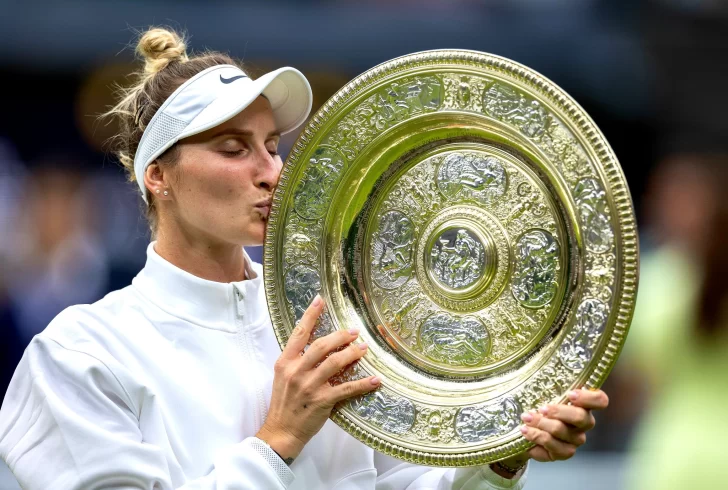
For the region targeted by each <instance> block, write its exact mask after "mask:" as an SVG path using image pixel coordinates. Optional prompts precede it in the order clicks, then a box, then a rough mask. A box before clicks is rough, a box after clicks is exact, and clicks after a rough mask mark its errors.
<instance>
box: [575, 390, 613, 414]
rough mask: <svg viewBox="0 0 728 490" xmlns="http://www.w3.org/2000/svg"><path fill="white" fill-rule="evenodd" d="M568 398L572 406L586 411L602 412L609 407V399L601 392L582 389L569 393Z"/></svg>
mask: <svg viewBox="0 0 728 490" xmlns="http://www.w3.org/2000/svg"><path fill="white" fill-rule="evenodd" d="M568 396H569V400H570V401H571V404H572V405H575V406H577V407H581V408H586V409H587V410H603V409H605V408H607V406H608V405H609V397H608V396H607V394H606V393H604V392H603V391H602V390H589V389H586V388H582V389H580V390H573V391H570V392H569V394H568Z"/></svg>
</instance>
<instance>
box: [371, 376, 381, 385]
mask: <svg viewBox="0 0 728 490" xmlns="http://www.w3.org/2000/svg"><path fill="white" fill-rule="evenodd" d="M369 382H370V383H371V384H373V385H378V384H379V383H380V382H381V380H380V379H379V378H378V377H376V376H374V377H373V378H372V379H370V380H369Z"/></svg>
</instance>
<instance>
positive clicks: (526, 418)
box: [521, 412, 533, 422]
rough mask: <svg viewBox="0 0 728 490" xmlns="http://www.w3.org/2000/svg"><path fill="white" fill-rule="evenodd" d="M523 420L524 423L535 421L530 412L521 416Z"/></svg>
mask: <svg viewBox="0 0 728 490" xmlns="http://www.w3.org/2000/svg"><path fill="white" fill-rule="evenodd" d="M521 420H523V421H524V422H531V421H533V415H531V414H530V413H528V412H526V413H524V414H521Z"/></svg>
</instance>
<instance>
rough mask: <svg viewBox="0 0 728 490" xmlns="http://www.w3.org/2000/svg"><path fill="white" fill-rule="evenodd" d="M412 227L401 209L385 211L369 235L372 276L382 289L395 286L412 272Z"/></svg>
mask: <svg viewBox="0 0 728 490" xmlns="http://www.w3.org/2000/svg"><path fill="white" fill-rule="evenodd" d="M414 242H415V227H414V225H413V224H412V221H411V220H410V219H409V218H408V217H407V216H406V215H405V214H404V213H402V212H401V211H396V210H395V211H387V212H386V213H384V214H383V215H382V216H381V217H380V218H379V226H378V227H377V231H376V232H375V233H374V234H373V236H372V245H371V249H370V250H371V252H370V257H371V263H372V279H373V280H374V281H375V282H376V283H377V284H378V285H379V286H380V287H383V288H384V289H394V288H398V287H399V286H401V285H402V284H404V283H405V282H406V281H407V280H408V279H409V278H410V276H411V275H412V260H413V257H412V254H413V249H414Z"/></svg>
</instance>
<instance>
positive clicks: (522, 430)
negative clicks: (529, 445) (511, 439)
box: [521, 425, 528, 435]
mask: <svg viewBox="0 0 728 490" xmlns="http://www.w3.org/2000/svg"><path fill="white" fill-rule="evenodd" d="M521 434H523V435H526V434H528V427H526V426H525V425H523V426H521Z"/></svg>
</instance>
